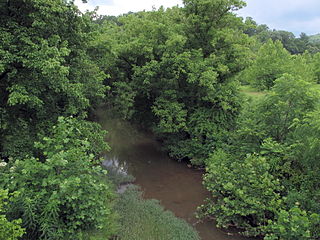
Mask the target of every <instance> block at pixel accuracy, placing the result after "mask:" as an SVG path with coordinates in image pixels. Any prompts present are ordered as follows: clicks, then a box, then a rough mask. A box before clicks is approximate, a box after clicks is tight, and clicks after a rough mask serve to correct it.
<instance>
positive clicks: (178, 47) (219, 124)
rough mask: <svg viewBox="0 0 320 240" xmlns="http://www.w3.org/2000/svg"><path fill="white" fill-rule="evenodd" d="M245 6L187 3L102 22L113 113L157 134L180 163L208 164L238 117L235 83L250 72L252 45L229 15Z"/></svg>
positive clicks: (101, 59) (238, 22)
mask: <svg viewBox="0 0 320 240" xmlns="http://www.w3.org/2000/svg"><path fill="white" fill-rule="evenodd" d="M242 4H243V3H242V2H241V1H218V2H216V1H186V2H185V8H183V9H180V8H172V9H168V10H166V11H164V10H163V9H160V10H159V11H154V12H141V13H137V14H130V15H127V16H122V17H119V18H118V22H119V24H115V23H114V22H112V21H106V22H104V24H103V25H102V27H101V32H102V33H101V36H100V37H98V38H97V39H96V41H95V42H94V44H93V46H92V48H93V49H96V50H95V51H94V52H97V51H98V49H100V47H101V45H102V44H104V43H105V42H111V43H112V44H111V46H109V45H105V48H106V50H105V52H106V54H105V55H102V56H101V55H99V54H94V55H93V57H95V58H96V59H97V62H99V63H101V67H102V68H105V71H106V72H108V73H110V79H109V81H108V83H107V84H108V85H109V86H110V87H111V91H110V93H109V98H108V99H112V103H111V104H112V106H113V107H114V108H116V109H118V112H119V114H121V116H122V117H124V118H127V119H131V120H133V121H138V122H140V123H141V122H142V123H143V124H144V125H146V126H148V127H151V128H152V129H153V131H154V132H155V133H156V134H157V136H158V137H159V138H160V139H161V140H162V141H163V142H164V146H165V147H166V149H167V150H168V151H169V153H170V155H171V156H172V157H174V158H176V159H184V158H189V159H192V162H193V163H195V164H203V160H204V159H205V158H206V157H207V156H208V154H209V153H210V152H212V151H214V149H215V148H217V147H218V146H220V144H222V143H223V142H224V140H225V138H226V137H227V136H226V135H227V132H228V131H229V130H230V129H231V128H232V126H233V122H234V119H235V117H236V116H237V114H238V112H239V107H240V102H241V98H240V96H239V94H238V93H237V82H235V81H233V79H232V77H233V76H234V75H235V74H236V73H237V72H239V71H240V70H242V69H243V68H244V67H245V66H246V65H247V61H246V56H247V51H248V46H247V45H248V44H247V43H248V41H249V40H248V37H247V36H246V35H245V34H243V33H242V32H241V31H240V30H239V28H237V26H239V25H241V24H242V23H241V19H239V18H236V17H235V16H234V14H232V13H231V12H229V10H230V9H236V8H239V7H241V6H242ZM195 6H197V7H195ZM198 8H199V9H201V11H200V12H199V11H198V10H197V9H198ZM212 11H215V14H212ZM195 31H196V32H195ZM235 36H237V37H235ZM108 48H109V50H108V51H107V49H108ZM106 62H109V63H110V62H111V63H112V64H105V63H106ZM109 104H110V102H109Z"/></svg>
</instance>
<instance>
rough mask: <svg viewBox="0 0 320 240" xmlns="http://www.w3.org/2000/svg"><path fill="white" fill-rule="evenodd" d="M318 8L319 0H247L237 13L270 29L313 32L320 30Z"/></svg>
mask: <svg viewBox="0 0 320 240" xmlns="http://www.w3.org/2000/svg"><path fill="white" fill-rule="evenodd" d="M319 8H320V1H319V0H280V1H279V0H267V1H266V0H247V7H245V8H244V9H242V10H240V11H239V13H238V14H239V15H240V16H243V17H246V16H250V17H252V18H253V19H254V20H255V21H256V22H257V23H259V24H267V25H268V26H269V27H270V28H271V29H278V30H287V31H291V32H294V33H295V34H296V35H298V34H299V33H300V32H306V33H307V34H315V33H317V32H319V31H320V29H319V27H320V25H319V20H318V19H319V17H320V12H319V11H318V10H319Z"/></svg>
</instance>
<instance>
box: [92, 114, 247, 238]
mask: <svg viewBox="0 0 320 240" xmlns="http://www.w3.org/2000/svg"><path fill="white" fill-rule="evenodd" d="M110 116H112V115H110V114H108V113H107V111H104V110H103V109H100V110H99V111H97V117H98V122H99V123H100V124H101V125H102V127H103V128H104V129H106V130H107V131H108V134H107V138H106V141H107V142H108V143H109V145H110V146H111V148H112V151H111V152H108V153H106V154H105V158H106V161H105V162H104V165H107V166H109V167H110V166H115V169H117V170H116V171H119V173H121V174H123V175H127V174H131V175H133V176H134V177H135V184H138V185H139V186H140V187H141V189H142V190H143V192H144V197H145V198H154V199H158V200H159V201H160V203H161V205H163V206H164V207H165V208H166V209H168V210H170V211H172V212H173V213H174V214H175V215H176V216H177V217H180V218H183V219H185V220H186V221H187V222H189V223H190V224H192V225H193V226H194V227H195V228H196V229H197V231H198V232H199V234H200V236H201V239H203V240H242V239H248V238H244V237H241V236H239V235H238V234H237V233H236V232H225V231H223V230H221V229H218V228H216V227H215V223H214V222H212V221H205V222H199V221H198V219H196V217H195V211H196V209H197V206H200V205H201V204H203V203H204V199H205V198H206V197H208V196H209V193H208V192H207V191H206V190H205V189H204V187H203V186H202V172H201V171H198V170H194V169H190V168H188V166H187V165H186V164H185V163H179V162H177V161H174V160H172V159H170V158H169V157H168V156H167V155H166V154H165V153H164V152H162V151H161V146H160V144H159V143H158V142H157V141H156V140H155V139H154V137H153V136H152V135H150V134H147V133H144V132H143V131H140V130H138V128H135V127H134V126H132V125H131V124H129V123H128V122H125V121H122V120H118V119H113V118H112V117H110ZM124 190H125V189H122V190H121V188H120V191H124Z"/></svg>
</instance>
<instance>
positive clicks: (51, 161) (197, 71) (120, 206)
mask: <svg viewBox="0 0 320 240" xmlns="http://www.w3.org/2000/svg"><path fill="white" fill-rule="evenodd" d="M245 5H246V3H245V2H244V1H242V0H183V7H178V6H176V7H172V8H167V9H165V8H164V7H161V8H159V9H154V10H153V11H142V12H137V13H133V12H129V13H127V14H123V15H120V16H99V15H98V14H97V13H96V12H86V13H81V12H80V11H79V9H78V8H77V6H76V5H75V4H74V2H73V1H66V0H7V1H1V2H0V14H1V16H0V240H18V239H25V240H31V239H47V240H58V239H62V240H69V239H70V240H71V239H72V240H77V239H83V240H89V239H90V240H102V239H111V240H120V239H123V240H135V239H137V240H158V239H159V240H162V239H163V240H166V239H170V240H171V239H172V240H189V239H190V240H197V239H200V238H199V236H198V233H197V232H196V231H195V230H194V229H193V228H192V226H190V225H189V224H187V223H186V222H185V221H184V220H181V219H179V218H177V217H176V216H174V214H172V213H171V212H169V211H166V210H165V209H163V208H162V207H161V206H160V205H159V204H158V203H155V202H154V201H152V200H146V199H143V197H142V194H141V192H139V190H136V189H135V188H133V189H129V190H127V192H126V193H125V194H122V196H120V195H121V194H119V192H117V186H118V184H119V183H118V182H117V181H116V180H114V179H113V178H112V177H110V174H108V172H109V170H106V169H105V168H104V167H103V166H102V164H101V163H102V161H103V159H102V158H101V153H103V152H106V151H109V150H110V146H109V145H108V143H107V142H106V141H105V136H106V135H108V133H107V131H105V130H103V129H102V127H101V125H100V124H99V122H97V121H95V119H96V117H95V112H96V110H97V109H98V108H99V107H100V106H104V107H105V108H106V109H109V110H112V111H113V113H114V114H115V115H116V116H117V117H118V118H121V119H123V120H126V121H128V122H130V123H132V124H136V125H139V126H140V127H141V128H143V129H145V130H147V131H149V132H151V133H152V134H153V136H155V138H156V139H157V141H158V142H159V143H160V144H161V146H162V148H163V151H164V152H165V153H167V154H168V156H170V158H172V159H173V160H174V161H179V162H184V163H187V164H188V165H189V164H190V165H192V167H193V168H199V169H203V170H204V174H203V185H204V187H205V188H206V189H207V191H208V192H209V197H208V199H207V200H206V202H205V203H204V204H203V205H201V206H199V207H198V211H197V217H198V218H199V219H212V218H214V219H215V221H216V225H217V226H218V227H220V228H223V229H228V228H236V229H238V230H239V232H240V233H241V234H242V235H244V236H246V237H256V239H264V240H297V239H299V240H318V239H320V153H319V149H320V85H319V84H320V39H319V34H318V35H314V36H308V35H307V34H305V33H301V34H300V36H299V37H296V36H295V35H294V34H293V33H291V32H287V31H283V30H275V29H269V27H268V26H267V25H263V24H262V25H260V24H258V23H256V22H255V20H254V19H253V18H250V17H248V18H246V19H243V18H242V17H239V16H238V15H237V10H239V9H241V8H243V7H245ZM107 130H108V129H107ZM188 201H192V199H188ZM143 219H148V220H144V221H143ZM139 221H141V222H142V223H141V224H142V225H141V226H140V225H139V224H137V223H139ZM148 224H154V225H152V226H151V227H150V226H149V227H148V226H147V225H148ZM149 228H150V229H153V230H152V231H151V230H150V229H149ZM141 229H142V230H141ZM148 229H149V230H150V231H149V232H147V230H148ZM140 231H142V232H140ZM143 231H144V232H143ZM212 239H214V236H212ZM248 239H249V238H248Z"/></svg>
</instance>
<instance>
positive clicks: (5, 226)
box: [0, 162, 24, 240]
mask: <svg viewBox="0 0 320 240" xmlns="http://www.w3.org/2000/svg"><path fill="white" fill-rule="evenodd" d="M2 165H4V164H3V162H2ZM2 165H1V167H4V166H2ZM11 198H12V197H11ZM8 199H9V196H8V191H7V190H2V189H0V239H1V240H16V239H18V238H19V237H21V236H22V235H23V233H24V230H23V229H22V228H21V226H20V225H21V219H18V220H13V221H8V219H7V217H6V215H5V213H6V206H7V204H8ZM9 200H10V199H9Z"/></svg>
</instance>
